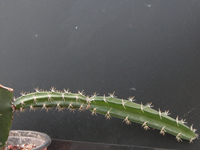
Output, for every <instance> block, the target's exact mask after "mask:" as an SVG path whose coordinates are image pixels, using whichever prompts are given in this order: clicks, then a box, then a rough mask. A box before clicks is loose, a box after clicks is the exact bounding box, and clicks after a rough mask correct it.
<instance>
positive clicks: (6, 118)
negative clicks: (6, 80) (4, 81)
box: [0, 84, 13, 150]
mask: <svg viewBox="0 0 200 150" xmlns="http://www.w3.org/2000/svg"><path fill="white" fill-rule="evenodd" d="M12 99H13V89H11V88H7V87H5V86H2V85H1V84H0V150H3V149H4V148H5V145H6V141H7V138H8V135H9V131H10V128H11V124H12V117H13V112H12V105H11V102H12Z"/></svg>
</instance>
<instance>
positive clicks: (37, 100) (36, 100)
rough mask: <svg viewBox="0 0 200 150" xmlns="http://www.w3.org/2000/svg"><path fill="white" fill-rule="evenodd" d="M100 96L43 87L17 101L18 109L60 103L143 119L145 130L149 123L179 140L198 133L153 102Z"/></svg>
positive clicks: (137, 120)
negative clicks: (152, 104)
mask: <svg viewBox="0 0 200 150" xmlns="http://www.w3.org/2000/svg"><path fill="white" fill-rule="evenodd" d="M109 95H110V96H105V95H104V96H97V94H96V93H94V95H92V96H91V97H89V96H85V95H84V94H83V92H80V91H79V92H78V93H70V92H68V91H66V90H64V91H63V92H60V91H55V89H53V88H52V89H51V91H39V90H36V92H34V93H29V94H22V96H21V97H19V98H17V99H16V100H15V101H14V102H13V108H14V110H20V111H23V110H24V109H25V108H30V109H31V110H34V109H36V108H38V107H40V108H41V109H46V110H47V111H48V109H49V108H51V107H56V109H58V110H59V111H60V110H62V109H64V108H68V109H69V110H71V111H74V110H75V109H79V110H84V109H90V110H91V111H92V114H93V115H94V114H96V113H100V114H104V115H105V117H106V118H107V119H110V118H111V116H113V117H117V118H122V119H123V121H124V122H126V123H127V124H130V123H131V121H132V122H136V123H140V124H141V125H142V127H143V128H144V129H145V130H148V129H150V128H149V127H152V128H155V129H158V130H160V134H162V135H165V133H169V134H172V135H174V136H175V138H176V139H177V140H178V141H182V139H185V140H189V142H190V143H191V142H193V140H194V139H196V138H197V137H198V135H197V134H196V133H195V131H196V129H193V126H191V127H190V128H189V127H188V126H186V125H185V122H184V120H179V119H178V117H177V118H176V119H173V118H171V117H169V116H168V115H169V113H168V111H165V112H161V110H160V109H159V110H158V111H156V110H154V109H152V108H151V107H152V106H151V103H148V104H147V105H143V104H142V103H141V104H137V103H134V102H132V101H133V98H129V100H124V99H119V98H116V97H115V96H114V93H111V94H109Z"/></svg>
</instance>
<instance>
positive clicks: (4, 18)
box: [0, 0, 200, 149]
mask: <svg viewBox="0 0 200 150" xmlns="http://www.w3.org/2000/svg"><path fill="white" fill-rule="evenodd" d="M199 8H200V1H198V0H196V1H195V0H192V1H188V0H176V1H157V0H144V1H141V0H124V1H121V0H119V1H118V0H77V1H74V0H56V1H53V0H43V1H26V0H18V1H14V0H13V1H12V0H11V1H3V0H2V1H0V70H1V73H0V83H1V84H3V85H5V86H10V87H12V88H14V90H15V93H14V95H15V97H18V96H20V92H21V91H30V92H32V91H34V88H36V87H39V88H41V89H45V90H47V89H50V88H51V86H54V87H56V88H57V89H58V90H62V89H63V88H70V90H71V91H72V92H77V91H78V90H82V89H84V91H85V93H86V94H87V95H91V94H93V92H97V93H99V94H100V95H103V94H104V93H105V94H106V95H107V93H111V92H113V91H115V93H116V95H117V96H118V97H119V98H124V99H126V98H128V97H129V96H133V95H134V96H136V100H137V101H136V102H137V103H141V102H142V103H143V104H145V103H147V102H153V105H154V108H155V109H157V110H158V108H160V109H161V110H162V111H164V110H170V112H171V113H172V114H171V116H172V117H176V116H177V115H179V118H180V119H181V118H183V119H184V118H186V119H187V120H186V121H187V122H188V125H191V124H194V127H195V128H197V129H200V122H199V114H200V109H199V107H200V102H199V98H200V92H199V89H200V25H199V24H200V9H199ZM12 129H27V130H36V131H42V132H45V133H47V134H49V135H50V136H51V137H52V138H54V139H66V140H75V141H86V142H100V143H110V144H122V145H126V144H127V145H135V146H146V147H159V148H179V149H198V148H199V147H200V143H199V141H198V140H196V141H195V142H194V143H193V144H188V142H187V141H184V142H182V143H178V142H177V141H176V139H175V137H173V136H171V135H168V134H167V135H165V136H164V137H163V136H162V135H160V134H159V131H157V130H152V129H151V130H150V131H145V130H143V129H142V128H141V125H139V124H136V123H132V124H131V125H126V124H125V123H124V122H122V120H121V119H116V118H112V119H111V120H106V119H105V117H104V116H102V115H98V116H92V115H91V113H90V112H89V111H85V112H79V111H76V112H75V113H70V112H69V111H68V110H65V111H64V112H63V113H62V112H57V111H55V110H53V111H50V112H48V113H46V112H45V111H36V112H29V111H26V113H18V114H15V116H14V120H13V126H12Z"/></svg>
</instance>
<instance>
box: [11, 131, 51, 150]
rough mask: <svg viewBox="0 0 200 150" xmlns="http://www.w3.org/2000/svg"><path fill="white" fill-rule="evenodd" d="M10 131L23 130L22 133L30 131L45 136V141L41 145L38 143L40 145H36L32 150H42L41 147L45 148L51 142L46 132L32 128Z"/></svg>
mask: <svg viewBox="0 0 200 150" xmlns="http://www.w3.org/2000/svg"><path fill="white" fill-rule="evenodd" d="M11 132H19V133H20V132H21V133H22V132H23V133H27V132H29V133H30V132H31V133H34V134H38V135H40V136H42V137H44V138H45V142H44V143H43V144H42V145H40V146H38V147H36V148H33V149H32V150H42V149H44V148H46V147H48V146H49V145H50V144H51V138H50V137H49V136H48V135H47V134H45V133H42V132H38V131H32V130H10V133H11Z"/></svg>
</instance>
